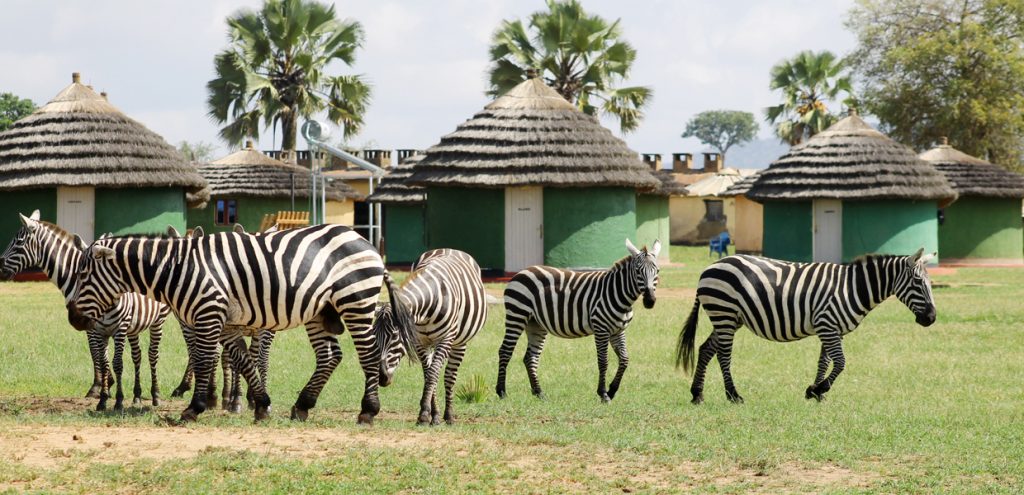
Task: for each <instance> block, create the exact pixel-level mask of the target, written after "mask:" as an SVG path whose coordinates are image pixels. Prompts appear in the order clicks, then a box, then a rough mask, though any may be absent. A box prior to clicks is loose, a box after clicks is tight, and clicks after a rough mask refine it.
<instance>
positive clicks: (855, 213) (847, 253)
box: [765, 199, 943, 262]
mask: <svg viewBox="0 0 1024 495" xmlns="http://www.w3.org/2000/svg"><path fill="white" fill-rule="evenodd" d="M937 214H938V206H937V205H936V203H935V201H910V200H899V199H891V200H879V201H843V261H844V262H846V261H850V260H852V259H854V258H856V257H857V256H860V255H863V254H870V253H878V254H913V253H914V252H915V251H917V250H918V249H920V248H922V247H923V248H924V249H925V252H926V253H933V252H937V251H938V250H939V236H938V224H939V222H938V217H937ZM765 228H766V229H767V225H766V226H765ZM939 255H940V256H942V255H943V254H942V253H939Z"/></svg>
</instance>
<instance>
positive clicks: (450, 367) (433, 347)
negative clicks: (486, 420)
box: [373, 249, 487, 425]
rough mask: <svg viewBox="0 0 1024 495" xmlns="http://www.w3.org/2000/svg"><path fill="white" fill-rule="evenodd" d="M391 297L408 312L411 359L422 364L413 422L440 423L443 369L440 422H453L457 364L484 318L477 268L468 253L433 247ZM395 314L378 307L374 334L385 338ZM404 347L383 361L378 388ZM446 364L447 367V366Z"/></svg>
mask: <svg viewBox="0 0 1024 495" xmlns="http://www.w3.org/2000/svg"><path fill="white" fill-rule="evenodd" d="M391 297H392V298H398V299H401V304H402V305H403V306H405V307H406V308H407V310H408V316H405V317H406V318H410V319H411V320H412V321H411V323H412V324H413V325H414V326H415V328H416V332H417V338H415V339H413V348H414V350H415V355H416V357H417V358H418V359H419V361H420V363H421V364H422V365H423V396H422V398H421V399H420V413H419V418H418V420H417V424H420V425H425V424H428V423H429V424H432V425H436V424H438V423H439V422H440V421H439V418H438V416H439V415H438V409H437V402H436V399H435V398H436V395H437V394H436V391H437V382H438V377H439V375H440V373H441V368H442V367H444V387H445V394H444V421H445V422H446V423H448V424H452V423H454V421H455V414H454V412H453V408H452V398H453V397H454V395H455V380H456V377H457V375H458V373H459V365H460V364H462V359H463V358H464V357H465V355H466V345H467V344H468V343H469V340H470V339H472V338H473V337H474V336H475V335H476V334H477V332H479V331H480V328H481V327H483V326H484V321H485V320H486V319H487V301H486V299H485V295H484V284H483V281H482V280H481V279H480V265H478V264H477V262H476V260H474V259H473V257H472V256H470V255H469V254H467V253H464V252H462V251H458V250H455V249H434V250H431V251H427V252H425V253H423V254H422V255H420V257H419V259H418V260H416V263H415V264H413V267H412V272H411V273H410V274H409V277H408V278H407V279H405V282H404V283H403V284H402V285H401V287H399V288H398V289H397V290H396V291H395V292H393V293H392V294H391ZM398 318H399V317H398V316H397V315H395V312H394V311H393V308H392V306H391V305H390V304H385V305H383V306H381V308H380V309H378V311H377V317H376V319H375V320H374V323H373V325H374V327H373V331H374V333H376V334H378V335H381V336H384V335H390V334H394V333H395V332H396V331H397V325H398ZM404 354H405V348H404V347H403V346H402V345H401V343H400V342H399V341H397V340H394V341H392V345H391V347H390V348H389V349H387V351H386V357H385V359H384V360H382V361H381V382H380V383H381V386H384V387H386V386H388V385H390V384H391V380H392V378H393V376H394V373H395V369H396V368H397V367H398V363H399V361H400V360H401V359H402V356H403V355H404ZM446 361H447V364H446Z"/></svg>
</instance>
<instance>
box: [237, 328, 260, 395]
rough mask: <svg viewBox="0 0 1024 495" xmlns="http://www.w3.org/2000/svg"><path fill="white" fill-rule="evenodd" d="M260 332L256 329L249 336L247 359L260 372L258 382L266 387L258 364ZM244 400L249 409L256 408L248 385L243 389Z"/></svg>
mask: <svg viewBox="0 0 1024 495" xmlns="http://www.w3.org/2000/svg"><path fill="white" fill-rule="evenodd" d="M262 334H263V331H262V330H261V331H257V332H256V333H255V334H253V336H252V337H251V339H250V341H249V359H250V360H252V362H253V363H254V364H255V365H256V372H257V373H259V374H260V383H262V384H263V388H266V387H267V380H266V377H265V376H263V371H262V369H261V366H260V336H261V335H262ZM245 401H246V402H247V403H248V405H249V409H255V408H256V402H255V401H253V398H252V387H248V388H247V389H246V390H245ZM239 407H241V403H239Z"/></svg>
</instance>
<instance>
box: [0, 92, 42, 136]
mask: <svg viewBox="0 0 1024 495" xmlns="http://www.w3.org/2000/svg"><path fill="white" fill-rule="evenodd" d="M34 111H36V104H35V103H32V100H30V99H28V98H18V96H17V95H15V94H14V93H0V131H6V130H7V129H10V128H11V126H12V125H14V123H15V122H16V121H17V120H18V119H20V118H22V117H24V116H26V115H28V114H30V113H32V112H34Z"/></svg>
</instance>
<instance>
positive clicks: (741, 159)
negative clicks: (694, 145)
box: [694, 138, 789, 168]
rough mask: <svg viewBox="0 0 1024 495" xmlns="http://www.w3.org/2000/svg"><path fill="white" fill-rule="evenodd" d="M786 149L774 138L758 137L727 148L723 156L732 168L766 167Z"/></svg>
mask: <svg viewBox="0 0 1024 495" xmlns="http://www.w3.org/2000/svg"><path fill="white" fill-rule="evenodd" d="M787 151H789V146H788V145H785V144H782V143H780V142H779V140H778V139H776V138H769V139H758V140H756V141H751V142H749V143H747V144H744V145H741V146H734V147H732V149H730V150H729V154H727V155H726V156H725V166H727V167H733V168H768V165H770V164H771V163H772V162H773V161H775V160H776V159H778V158H779V157H780V156H782V155H783V154H784V153H785V152H787ZM694 161H696V160H694ZM698 166H699V165H698Z"/></svg>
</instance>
